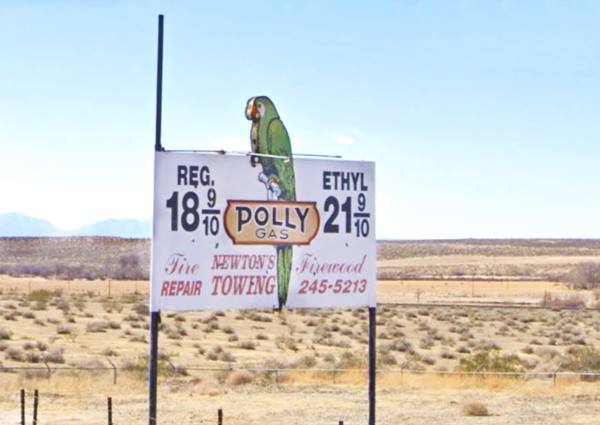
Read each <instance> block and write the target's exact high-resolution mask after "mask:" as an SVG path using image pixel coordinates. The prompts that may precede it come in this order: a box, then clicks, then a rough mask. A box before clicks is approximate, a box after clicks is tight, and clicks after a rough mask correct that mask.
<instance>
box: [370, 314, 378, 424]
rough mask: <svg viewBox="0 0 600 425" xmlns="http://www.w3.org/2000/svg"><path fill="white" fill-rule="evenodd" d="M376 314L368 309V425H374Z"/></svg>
mask: <svg viewBox="0 0 600 425" xmlns="http://www.w3.org/2000/svg"><path fill="white" fill-rule="evenodd" d="M376 313H377V307H369V425H375V377H376V367H377V362H376V344H375V338H376V335H375V331H376V321H377V320H376Z"/></svg>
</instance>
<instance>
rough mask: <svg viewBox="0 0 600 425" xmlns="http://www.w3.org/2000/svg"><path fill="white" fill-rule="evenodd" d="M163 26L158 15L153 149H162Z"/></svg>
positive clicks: (162, 20)
mask: <svg viewBox="0 0 600 425" xmlns="http://www.w3.org/2000/svg"><path fill="white" fill-rule="evenodd" d="M163 26H164V16H163V15H158V63H157V66H156V141H155V144H154V150H155V151H157V152H160V151H162V143H161V138H160V136H161V129H162V74H163Z"/></svg>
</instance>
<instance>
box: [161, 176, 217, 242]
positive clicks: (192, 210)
mask: <svg viewBox="0 0 600 425" xmlns="http://www.w3.org/2000/svg"><path fill="white" fill-rule="evenodd" d="M206 198H207V200H208V208H205V209H202V210H201V211H200V212H201V213H202V214H203V215H204V218H203V219H202V220H200V212H198V208H199V207H200V198H199V197H198V194H197V193H196V192H186V193H184V194H183V196H182V197H181V210H182V211H181V214H179V206H180V202H179V192H173V194H172V195H171V197H170V198H169V199H167V208H169V209H170V210H171V230H172V231H174V232H176V231H177V230H179V223H181V227H182V228H183V230H185V231H187V232H193V231H195V230H196V229H197V228H198V226H199V225H200V223H201V222H202V225H203V226H204V234H205V235H212V236H214V235H216V234H217V233H219V217H218V216H219V213H220V211H219V210H217V209H213V207H214V206H215V205H216V203H217V192H216V191H215V189H214V188H212V187H211V188H210V189H208V192H207V193H206Z"/></svg>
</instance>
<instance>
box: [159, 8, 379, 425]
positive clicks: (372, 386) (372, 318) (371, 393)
mask: <svg viewBox="0 0 600 425" xmlns="http://www.w3.org/2000/svg"><path fill="white" fill-rule="evenodd" d="M163 42H164V15H162V14H160V15H158V46H157V72H156V122H155V143H154V151H155V152H164V151H165V149H164V148H163V146H162V141H161V132H162V80H163ZM155 167H156V163H155ZM155 175H156V168H155ZM155 178H156V177H155ZM154 226H156V223H155V221H154V220H153V229H154ZM373 231H375V229H373ZM154 233H155V232H154V230H153V235H154ZM152 244H154V239H153V240H152ZM152 261H153V262H154V258H152ZM375 284H376V282H375ZM150 292H152V291H150ZM376 312H377V307H376V301H375V305H374V306H369V307H368V321H369V324H368V330H369V337H368V401H369V416H368V418H369V419H368V424H369V425H375V414H376V403H375V401H376V400H375V391H376V367H377V365H376ZM149 316H150V326H149V334H150V335H149V336H150V338H149V339H150V343H149V361H148V424H149V425H156V424H157V383H158V331H159V324H160V311H152V310H151V309H150V311H149Z"/></svg>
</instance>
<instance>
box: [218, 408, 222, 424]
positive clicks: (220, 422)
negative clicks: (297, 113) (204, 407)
mask: <svg viewBox="0 0 600 425" xmlns="http://www.w3.org/2000/svg"><path fill="white" fill-rule="evenodd" d="M217 425H223V409H219V410H217Z"/></svg>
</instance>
